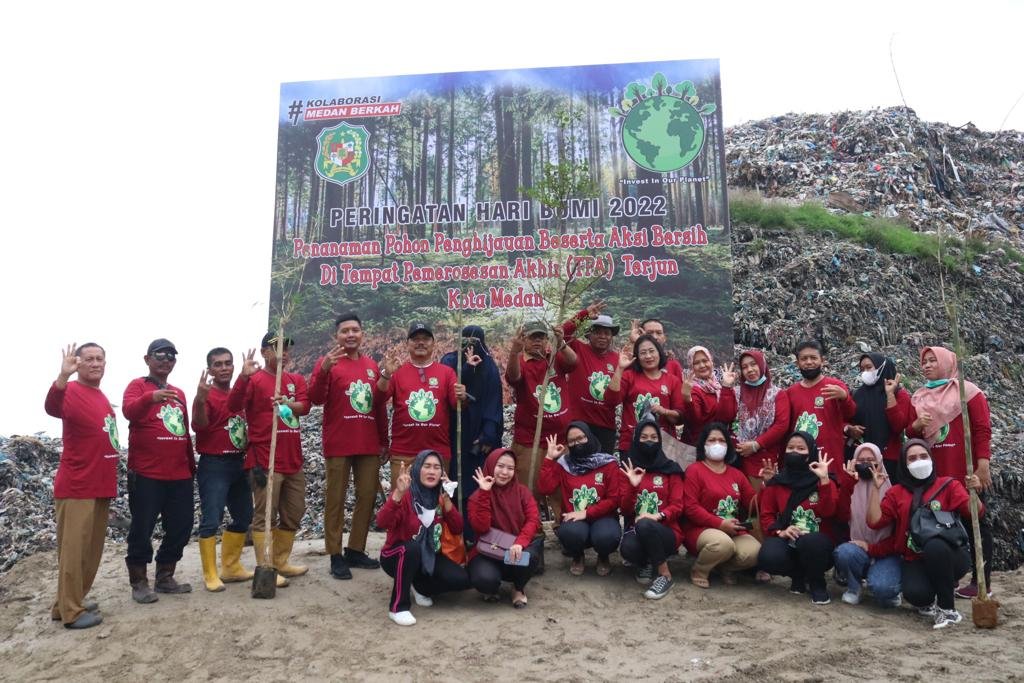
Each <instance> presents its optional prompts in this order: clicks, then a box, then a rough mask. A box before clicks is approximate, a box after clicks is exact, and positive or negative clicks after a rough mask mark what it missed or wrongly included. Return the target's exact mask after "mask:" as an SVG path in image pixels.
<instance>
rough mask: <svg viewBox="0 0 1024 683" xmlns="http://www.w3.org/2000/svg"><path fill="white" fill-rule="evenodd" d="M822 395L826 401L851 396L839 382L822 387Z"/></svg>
mask: <svg viewBox="0 0 1024 683" xmlns="http://www.w3.org/2000/svg"><path fill="white" fill-rule="evenodd" d="M821 395H822V396H824V397H825V400H826V401H844V400H846V397H847V396H849V394H847V393H846V391H845V390H844V389H843V388H842V387H841V386H839V385H838V384H826V385H825V386H823V387H822V388H821Z"/></svg>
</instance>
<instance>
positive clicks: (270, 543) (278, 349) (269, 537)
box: [263, 326, 284, 567]
mask: <svg viewBox="0 0 1024 683" xmlns="http://www.w3.org/2000/svg"><path fill="white" fill-rule="evenodd" d="M283 352H284V326H278V328H277V344H276V345H275V350H274V353H275V355H276V358H277V372H276V373H275V377H274V396H277V395H278V394H280V393H281V373H282V371H283V369H284V363H282V362H281V354H282V353H283ZM278 410H279V407H278V404H276V403H275V404H274V408H273V413H274V418H273V422H272V423H271V426H270V457H269V459H268V461H267V492H266V494H265V495H266V504H265V505H264V506H263V507H264V514H263V525H264V526H263V529H264V534H263V553H264V557H265V558H266V560H267V562H268V563H269V564H270V566H271V567H272V566H274V560H273V555H272V553H273V552H274V534H273V533H271V529H270V525H271V518H272V514H271V511H272V508H273V503H274V455H275V453H276V452H277V422H278V419H279V415H278Z"/></svg>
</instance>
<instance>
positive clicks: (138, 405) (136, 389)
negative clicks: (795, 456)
mask: <svg viewBox="0 0 1024 683" xmlns="http://www.w3.org/2000/svg"><path fill="white" fill-rule="evenodd" d="M155 391H156V390H155V389H154V390H153V391H143V389H142V382H131V383H130V384H129V385H128V387H127V388H126V389H125V390H124V397H123V399H122V401H121V413H122V414H123V415H124V417H125V419H126V420H138V419H140V418H142V417H144V416H145V415H146V411H147V410H149V406H150V404H152V403H153V394H154V393H155Z"/></svg>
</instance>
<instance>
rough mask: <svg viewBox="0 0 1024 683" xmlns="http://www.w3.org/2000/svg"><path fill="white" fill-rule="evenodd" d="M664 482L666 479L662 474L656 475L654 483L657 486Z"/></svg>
mask: <svg viewBox="0 0 1024 683" xmlns="http://www.w3.org/2000/svg"><path fill="white" fill-rule="evenodd" d="M664 483H665V480H664V479H662V478H661V476H656V477H654V485H655V486H661V485H662V484H664Z"/></svg>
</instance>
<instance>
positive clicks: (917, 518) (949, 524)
mask: <svg viewBox="0 0 1024 683" xmlns="http://www.w3.org/2000/svg"><path fill="white" fill-rule="evenodd" d="M951 481H953V479H952V478H950V479H947V480H946V481H945V482H944V483H943V484H942V486H940V487H939V488H938V490H936V491H935V494H934V495H933V496H932V497H931V498H930V499H929V500H928V501H927V502H925V503H923V504H922V505H920V506H919V507H918V508H917V509H916V510H914V514H913V517H911V518H910V537H911V539H912V540H913V541H914V545H916V546H917V547H918V548H922V549H923V548H924V545H925V543H927V542H928V541H930V540H932V539H933V538H941V539H942V540H943V541H945V542H946V543H948V544H949V546H950V547H951V548H953V549H954V550H956V549H959V548H964V547H966V546H967V529H965V528H964V525H963V523H962V522H961V521H960V515H959V513H957V512H956V511H955V510H933V509H932V507H931V504H932V503H933V502H934V501H935V499H936V498H938V496H939V494H940V493H942V490H943V489H944V488H946V486H947V485H949V482H951Z"/></svg>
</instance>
